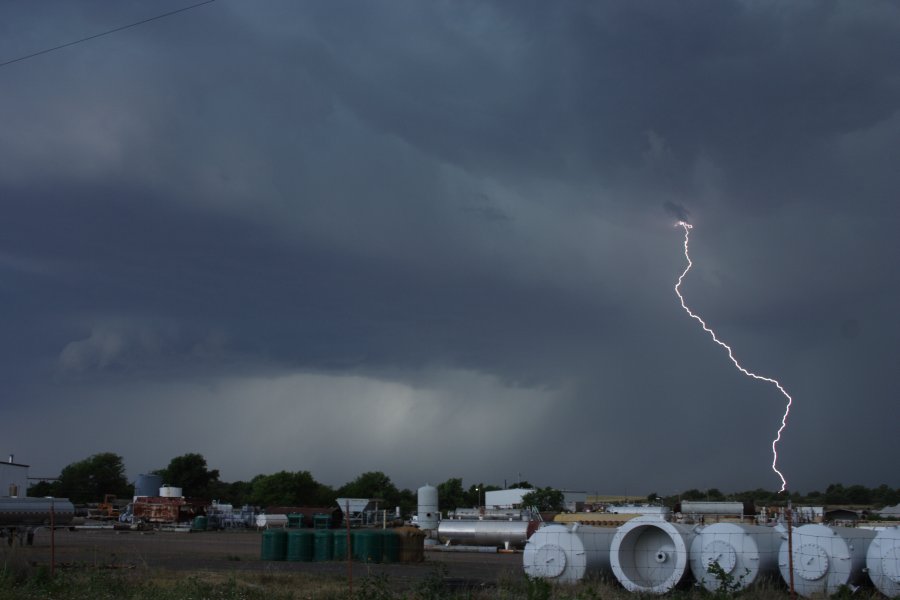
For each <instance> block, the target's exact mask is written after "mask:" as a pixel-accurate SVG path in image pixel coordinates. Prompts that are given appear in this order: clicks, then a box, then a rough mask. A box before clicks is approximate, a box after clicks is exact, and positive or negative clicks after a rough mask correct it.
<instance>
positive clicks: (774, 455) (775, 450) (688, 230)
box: [675, 221, 794, 492]
mask: <svg viewBox="0 0 900 600" xmlns="http://www.w3.org/2000/svg"><path fill="white" fill-rule="evenodd" d="M675 226H676V227H681V228H683V229H684V257H685V258H686V259H687V267H685V269H684V272H683V273H682V274H681V276H680V277H679V278H678V283H676V284H675V293H676V294H678V299H679V300H681V308H683V309H684V310H685V312H687V314H688V315H690V317H691V318H692V319H696V320H697V322H698V323H700V325H701V326H702V327H703V331H705V332H706V333H708V334H709V335H710V337H712V339H713V341H714V342H715V343H717V344H718V345H720V346H722V347H723V348H725V350H726V351H727V352H728V358H730V359H731V362H733V363H734V366H735V367H737V369H738V371H740V372H741V373H743V374H744V375H746V376H747V377H752V378H753V379H759V380H760V381H766V382H768V383H771V384H772V385H774V386H775V387H776V388H778V391H779V392H781V394H782V395H783V396H784V397H785V398H787V405H786V406H785V408H784V415H782V417H781V427H779V428H778V433H777V434H776V435H775V439H774V440H772V470H773V471H775V474H776V475H778V477H779V479H781V491H782V492H783V491H784V490H785V489H786V488H787V480H786V479H785V478H784V475H783V474H782V473H781V471H779V470H778V442H780V441H781V433H782V432H783V431H784V428H785V427H787V419H788V415H789V414H790V412H791V404H793V403H794V400H793V398H791V395H790V394H788V393H787V391H785V389H784V387H782V385H781V384H780V383H779V382H778V381H777V380H775V379H772V378H770V377H763V376H762V375H757V374H756V373H751V372H750V371H748V370H747V369H745V368H744V367H742V366H741V364H740V363H739V362H738V361H737V359H736V358H735V357H734V352H733V351H732V350H731V346H729V345H728V344H726V343H725V342H723V341H722V340H720V339H719V338H718V337H716V334H715V332H714V331H713V330H712V329H710V328H709V327H708V326H707V325H706V323H705V322H704V321H703V319H701V318H700V317H699V316H698V315H696V314H694V312H693V311H691V309H690V308H688V305H687V304H685V302H684V296H682V295H681V290H680V288H681V282H682V281H683V280H684V277H685V275H687V274H688V271H690V270H691V267H692V266H694V263H693V262H691V256H690V254H689V253H688V240H689V238H690V233H691V229H693V225H691V224H690V223H687V222H685V221H679V222H678V223H677V224H676V225H675Z"/></svg>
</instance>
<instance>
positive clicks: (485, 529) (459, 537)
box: [437, 519, 538, 549]
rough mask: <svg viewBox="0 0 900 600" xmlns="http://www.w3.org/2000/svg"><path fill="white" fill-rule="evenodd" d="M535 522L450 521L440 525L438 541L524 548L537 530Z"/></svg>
mask: <svg viewBox="0 0 900 600" xmlns="http://www.w3.org/2000/svg"><path fill="white" fill-rule="evenodd" d="M537 526H538V523H537V522H535V521H467V520H458V519H454V520H449V521H441V522H440V523H439V524H438V530H437V531H438V539H439V540H440V541H441V542H442V543H444V544H448V545H450V544H463V545H469V546H494V547H504V548H507V549H509V548H523V547H524V546H525V542H527V541H528V537H529V536H530V535H531V534H532V533H533V532H534V530H535V529H537Z"/></svg>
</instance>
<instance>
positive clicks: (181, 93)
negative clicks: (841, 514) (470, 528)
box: [0, 0, 900, 493]
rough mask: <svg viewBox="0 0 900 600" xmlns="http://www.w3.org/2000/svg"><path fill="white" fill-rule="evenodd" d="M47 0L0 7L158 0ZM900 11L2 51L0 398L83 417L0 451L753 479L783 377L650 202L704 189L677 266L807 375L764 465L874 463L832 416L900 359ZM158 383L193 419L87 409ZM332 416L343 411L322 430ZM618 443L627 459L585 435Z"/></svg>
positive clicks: (744, 9)
mask: <svg viewBox="0 0 900 600" xmlns="http://www.w3.org/2000/svg"><path fill="white" fill-rule="evenodd" d="M57 5H58V6H57ZM57 5H54V6H57V7H58V9H59V10H60V11H61V12H58V13H56V14H55V16H54V18H48V17H46V15H44V14H43V13H42V14H35V13H34V12H33V11H30V10H26V9H24V8H19V9H13V8H10V7H8V6H6V7H4V8H3V9H0V10H2V11H3V12H2V13H0V27H5V29H4V30H3V31H2V33H3V35H0V58H2V57H7V56H17V55H21V54H24V53H27V52H30V51H34V50H35V49H39V48H40V47H41V46H42V45H43V46H46V45H48V44H50V45H52V44H55V43H58V42H64V41H67V40H70V39H77V38H78V37H83V36H84V35H85V34H89V33H93V32H97V31H102V30H104V29H108V28H110V27H115V26H118V25H121V24H123V23H127V22H130V21H133V20H137V19H141V18H146V17H148V16H151V15H148V14H146V8H145V6H144V4H143V3H140V2H127V3H118V4H117V5H116V7H115V9H114V10H113V9H112V8H110V7H107V6H105V4H104V3H79V4H78V5H77V6H76V5H73V4H72V3H57ZM180 6H182V5H180V4H178V3H174V2H173V3H166V5H165V6H159V7H157V8H158V10H159V11H160V12H162V11H165V10H173V9H176V8H179V7H180ZM896 16H897V7H896V5H895V4H892V3H888V2H871V3H866V4H860V3H854V2H827V3H794V4H791V5H789V6H785V5H776V4H774V3H750V2H737V1H730V2H682V3H678V4H673V3H659V2H642V1H639V2H629V3H616V2H585V3H564V4H546V3H518V4H508V3H493V4H492V3H486V2H477V3H476V2H471V3H466V2H455V3H419V2H406V3H363V2H359V3H355V2H354V3H350V4H346V3H341V4H335V3H331V2H320V3H317V2H310V3H303V4H301V5H298V4H296V3H292V2H274V1H273V2H267V3H265V4H261V5H257V4H247V3H238V2H228V1H226V0H220V1H219V2H216V3H214V4H212V5H209V6H207V7H203V8H202V9H196V10H193V11H190V12H188V13H184V14H183V15H182V16H179V17H173V18H171V19H169V20H161V21H158V22H154V23H153V24H152V25H151V24H148V25H147V26H142V27H140V28H134V29H132V30H128V32H127V33H126V32H122V33H121V34H116V35H115V36H107V37H104V38H101V39H98V40H95V41H93V42H91V43H85V44H80V45H78V46H73V47H71V48H69V49H67V50H65V51H60V52H56V53H52V54H48V55H44V56H42V57H39V58H35V59H32V60H29V61H23V62H21V63H16V64H15V65H10V66H8V67H6V68H2V69H0V85H3V86H4V89H5V90H7V91H6V93H4V94H2V95H0V108H2V109H3V110H4V113H5V114H10V115H15V118H12V119H10V120H9V121H8V122H7V124H6V125H5V126H4V135H3V137H2V138H0V202H2V205H3V208H4V211H3V214H4V219H3V223H2V225H0V232H2V237H0V309H2V314H3V315H4V316H3V317H2V324H3V328H4V336H3V341H2V342H0V357H2V359H3V362H2V366H0V379H2V382H3V385H4V388H5V391H6V392H7V394H8V395H9V397H15V398H17V399H19V400H17V401H16V402H15V403H12V404H9V405H7V406H2V407H0V417H2V418H3V419H4V422H11V423H12V422H16V423H26V422H30V421H33V420H34V419H36V418H37V416H36V415H38V414H42V415H46V414H58V415H64V417H61V418H60V419H59V420H56V419H54V422H53V423H51V424H50V425H49V426H48V430H59V431H62V427H63V426H64V425H65V426H67V427H68V426H69V425H70V424H71V423H78V424H79V425H80V428H81V430H82V431H83V432H84V435H83V436H80V437H79V438H77V439H76V440H75V441H72V442H69V443H67V444H66V447H65V448H62V447H59V446H58V445H54V446H53V447H54V448H55V449H54V450H53V451H50V450H48V449H47V448H48V447H49V446H48V445H46V444H44V445H40V444H39V443H38V442H39V441H40V440H34V439H31V438H26V437H24V436H20V437H16V438H11V439H10V442H9V443H11V444H13V445H14V446H16V447H15V448H10V449H9V451H15V452H16V454H17V455H20V456H25V455H26V454H31V455H32V457H31V458H28V459H27V460H28V461H31V462H32V463H34V464H40V465H42V466H41V468H40V469H39V470H41V471H52V470H53V469H54V468H57V469H58V468H60V467H61V466H63V465H65V464H66V463H68V462H70V461H72V460H76V459H78V458H82V457H83V455H86V454H87V453H89V452H93V451H106V450H113V451H118V452H121V453H122V454H123V455H124V456H125V457H126V462H128V463H129V465H130V468H131V469H134V470H135V472H138V471H141V470H146V469H154V468H159V467H161V466H164V465H165V463H166V461H168V459H170V458H171V456H170V454H171V455H175V454H177V453H178V452H187V451H201V452H206V453H208V454H209V456H208V458H209V459H210V460H211V462H212V464H213V466H215V467H216V468H220V469H221V470H222V472H223V474H224V475H225V476H226V477H229V478H238V477H250V476H252V475H254V474H256V473H258V472H273V471H275V470H278V469H279V468H288V469H300V468H303V469H307V468H309V469H311V470H312V471H313V472H314V474H315V475H316V476H317V477H319V478H321V479H322V480H325V481H329V482H333V483H341V482H342V481H341V480H340V478H341V477H345V478H350V477H353V476H355V474H357V473H358V472H360V471H363V470H367V469H378V470H384V471H385V472H388V473H389V474H390V475H391V476H392V477H394V478H395V479H396V480H398V481H399V482H400V483H401V484H402V485H407V486H416V485H418V484H420V483H421V482H422V481H423V480H430V481H437V480H441V479H442V478H446V477H450V476H465V477H467V478H483V479H484V480H486V481H487V480H492V481H498V482H499V481H501V480H502V479H504V478H507V477H510V476H511V475H512V474H514V473H516V472H523V475H525V476H526V478H527V479H529V480H532V481H536V482H538V483H546V484H552V485H566V486H570V487H581V488H587V489H591V490H595V489H596V490H598V491H604V490H609V489H610V487H612V488H614V489H613V490H610V491H621V490H622V488H625V487H627V488H628V490H629V491H634V490H637V491H641V492H650V491H654V490H656V491H659V492H660V493H665V492H670V491H677V489H678V488H686V487H697V486H710V487H719V488H726V489H728V488H730V489H733V488H742V487H747V488H750V487H757V486H766V487H773V486H774V485H775V479H774V475H773V474H772V473H771V471H769V470H768V464H769V462H770V457H769V456H768V451H769V444H770V442H771V437H772V435H773V434H774V429H775V427H776V426H777V422H778V420H779V418H780V414H781V410H783V405H782V403H781V398H780V397H779V395H778V394H777V393H774V394H773V393H772V390H771V389H767V388H766V387H765V386H760V385H759V382H754V381H748V380H747V379H746V378H745V377H744V376H742V375H741V374H740V373H739V372H737V371H736V370H735V369H734V368H733V366H732V365H731V364H730V362H729V361H728V359H727V357H726V356H725V355H724V354H723V353H722V351H721V349H720V348H718V347H717V346H715V344H712V343H711V342H710V340H709V339H708V337H707V336H706V334H705V333H704V332H703V331H702V330H700V329H699V327H697V324H696V323H695V322H694V321H692V320H691V319H690V318H688V317H687V315H686V314H685V313H684V312H683V311H682V310H681V307H680V306H679V305H678V303H677V298H676V297H675V295H674V291H673V289H672V287H673V285H674V282H675V279H676V277H677V276H678V274H680V273H681V271H682V270H683V268H684V266H685V262H684V255H683V246H682V232H681V229H680V228H678V229H676V228H673V227H672V223H671V219H670V216H671V217H675V218H677V219H681V220H687V217H688V216H690V217H691V222H692V223H693V224H694V229H693V230H692V242H691V244H692V245H691V249H692V257H693V259H694V261H695V267H694V270H693V271H691V273H690V274H689V276H688V277H687V278H686V281H685V283H684V288H683V289H684V292H685V295H686V297H687V300H688V302H689V303H690V304H691V305H692V306H693V307H695V308H696V310H697V311H698V312H699V313H700V314H702V315H704V317H705V318H707V319H708V320H709V322H710V323H711V324H712V325H713V326H714V327H716V328H717V330H719V331H721V333H722V336H723V338H724V339H726V340H728V341H729V342H730V343H733V344H734V345H735V346H736V352H737V355H738V356H739V357H740V358H741V360H744V361H746V362H747V364H748V366H749V367H750V368H751V369H752V370H754V371H758V372H760V373H762V374H765V375H770V376H775V377H779V378H783V379H784V380H785V383H786V386H787V387H788V389H789V390H791V391H792V393H794V394H795V395H796V398H797V401H796V405H795V408H794V411H795V412H794V413H793V415H794V417H793V418H794V420H792V421H791V422H790V424H789V428H788V430H787V432H786V437H785V440H784V442H783V448H784V450H785V452H784V458H783V460H784V465H785V469H786V472H787V473H788V474H789V476H790V477H795V478H794V479H793V481H796V485H797V486H799V487H801V488H804V489H805V488H808V487H823V486H824V485H827V483H829V482H830V481H832V480H842V481H844V482H845V483H855V482H856V481H857V480H858V481H861V482H864V483H868V484H877V483H881V481H882V480H885V479H889V477H890V474H885V473H884V472H883V471H882V470H880V469H879V467H878V465H877V464H875V463H873V462H872V460H871V458H872V457H873V456H878V455H879V453H883V452H891V451H893V452H895V451H896V450H897V442H896V436H893V435H892V434H891V431H890V427H889V426H888V425H884V424H879V423H872V424H869V425H867V426H866V427H868V431H870V432H871V435H867V436H860V438H864V439H857V440H856V442H855V443H854V444H852V445H842V444H832V443H829V442H828V441H827V440H829V439H835V438H838V437H840V433H841V428H842V427H844V426H845V425H846V418H845V416H846V413H847V412H848V411H856V412H857V413H861V414H880V413H884V411H886V410H889V408H890V407H891V406H892V404H891V403H892V401H893V399H892V398H891V397H890V391H889V390H892V389H896V384H897V383H898V382H897V380H896V379H897V375H896V374H895V370H896V369H895V368H894V367H895V365H896V362H897V361H896V359H897V358H898V356H897V350H896V339H897V336H898V334H900V331H898V327H897V324H896V319H895V318H894V315H893V312H894V310H895V309H894V307H895V306H896V303H897V301H898V295H900V292H898V289H897V282H896V278H892V277H891V276H890V273H892V269H893V262H894V260H893V257H895V256H896V255H897V243H896V235H895V233H896V232H895V230H896V226H897V222H898V213H897V205H896V202H895V190H896V189H897V187H898V184H900V175H898V171H897V169H896V168H894V165H893V163H892V161H891V157H893V156H896V155H898V153H900V147H898V144H900V142H898V140H900V136H898V135H897V134H898V133H900V120H898V116H897V115H898V114H900V112H898V111H900V88H898V86H897V82H896V77H895V65H896V64H897V62H898V60H900V47H898V46H897V45H896V43H895V40H896V38H897V33H898V31H897V28H898V27H897V25H896V23H897V22H898V20H897V18H896ZM30 25H33V26H30ZM23 32H29V33H27V34H26V33H23ZM49 40H52V42H51V41H49ZM660 206H662V207H663V210H662V211H661V210H660ZM688 207H690V211H688ZM667 213H668V214H667ZM155 403H160V405H164V406H166V407H170V408H171V409H172V410H173V411H174V410H176V408H178V407H182V408H183V409H184V413H183V414H184V415H186V416H188V417H193V418H195V419H204V420H205V421H206V422H210V423H215V428H211V430H212V431H214V432H213V433H204V432H200V433H198V432H196V431H190V430H189V429H188V428H185V427H181V426H177V427H174V428H173V429H170V430H167V432H166V434H165V435H166V444H165V445H164V447H165V450H161V449H160V448H159V444H156V443H153V444H150V443H141V440H140V439H138V438H140V435H139V434H137V433H135V432H130V433H128V434H120V433H117V432H110V431H109V430H108V428H105V427H104V425H103V424H102V423H98V422H93V421H91V422H88V421H86V420H82V417H80V416H79V415H85V414H87V415H90V414H111V412H115V413H119V412H124V413H127V414H130V415H132V416H133V417H134V418H139V419H143V420H150V421H152V420H153V418H154V411H153V409H152V407H153V406H154V405H155ZM256 409H258V410H259V411H261V412H263V413H264V414H278V415H284V418H278V419H274V423H273V422H272V421H273V420H266V419H265V418H264V414H263V415H259V414H256V413H255V412H254V411H255V410H256ZM34 411H38V412H34ZM266 411H272V412H271V413H267V412H266ZM347 413H352V414H354V415H356V417H358V418H352V419H350V420H349V421H348V420H347V419H346V414H347ZM220 414H222V415H228V417H227V418H225V417H222V418H219V416H218V415H220ZM372 414H378V415H386V417H385V419H383V420H378V421H377V422H375V420H373V419H371V418H370V415H372ZM304 415H306V416H308V417H309V418H310V419H312V420H313V421H314V422H316V423H317V424H318V426H317V427H316V431H307V430H304V432H303V435H300V436H298V435H297V427H298V426H300V425H302V423H304ZM247 423H251V424H252V427H250V428H249V429H248V428H247V426H246V425H247ZM253 427H256V428H264V429H266V431H267V436H266V437H267V440H265V441H260V440H259V439H258V437H259V436H252V435H251V434H250V433H248V432H250V431H252V430H253ZM54 428H55V429H54ZM14 429H18V428H14ZM335 431H341V432H343V433H344V434H346V436H347V437H349V438H354V439H355V440H357V442H358V444H356V445H355V446H354V447H353V448H352V449H348V450H347V451H344V452H341V451H338V450H336V449H334V450H333V451H332V452H328V453H324V454H323V453H319V454H321V455H320V456H319V455H317V456H313V455H315V454H316V453H315V452H313V450H315V449H316V448H321V447H325V446H328V445H329V444H330V443H331V442H332V440H333V436H334V434H335ZM426 432H427V433H426ZM60 435H61V434H60ZM298 437H299V438H302V439H300V440H298ZM223 439H224V440H229V442H230V443H229V444H223V443H222V440H223ZM146 441H147V440H144V442H146ZM461 441H462V442H463V445H464V446H465V450H464V451H460V450H459V444H460V442H461ZM410 444H412V445H415V446H416V447H417V448H418V449H419V450H418V451H417V452H414V453H412V452H410ZM109 446H115V447H112V448H110V447H109ZM238 446H239V447H240V448H239V449H236V447H238ZM244 448H246V451H244ZM298 450H303V451H304V452H299V451H298ZM451 450H452V451H451ZM168 451H170V452H168ZM167 452H168V453H167ZM301 454H303V455H305V456H311V458H308V459H305V460H308V461H309V463H308V464H306V463H305V464H300V465H298V464H296V460H295V459H294V458H293V457H296V456H298V455H301ZM484 456H490V457H491V460H490V461H489V462H488V461H485V460H483V458H481V457H484ZM611 456H612V457H615V462H616V465H617V467H619V471H621V472H617V473H615V474H613V475H610V474H609V470H608V469H606V470H600V469H594V470H591V471H590V472H587V470H586V469H585V467H584V464H585V461H588V462H589V463H590V464H593V461H601V462H602V461H603V460H605V458H607V457H611ZM723 456H726V457H727V458H723ZM411 457H412V458H411ZM413 458H414V459H415V460H413ZM216 461H220V462H216ZM292 461H293V462H292ZM673 461H674V463H677V464H674V463H673ZM363 463H365V464H363ZM662 464H664V465H665V466H664V467H661V466H660V465H662ZM523 465H525V466H527V467H528V469H531V470H533V473H529V472H527V471H526V469H525V467H523ZM823 465H828V466H827V467H826V466H823ZM595 471H596V472H595ZM888 483H893V484H896V482H890V481H888Z"/></svg>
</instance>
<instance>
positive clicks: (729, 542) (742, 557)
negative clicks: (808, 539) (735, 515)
mask: <svg viewBox="0 0 900 600" xmlns="http://www.w3.org/2000/svg"><path fill="white" fill-rule="evenodd" d="M783 533H784V530H783V529H780V528H779V529H775V528H774V527H763V526H759V525H744V524H738V523H715V524H714V525H709V526H708V527H704V528H703V529H701V530H700V531H699V532H698V533H697V536H696V537H694V541H693V542H691V572H692V573H693V575H694V579H696V580H697V581H698V582H699V583H700V584H701V585H702V586H703V587H705V588H706V589H707V590H709V591H710V592H715V591H718V590H719V587H720V585H721V580H720V577H719V576H717V575H716V574H715V573H711V572H710V571H709V566H710V564H713V563H714V564H717V565H718V566H719V568H721V572H722V573H724V574H725V575H726V576H728V577H730V578H731V581H732V582H733V584H734V585H735V586H736V589H735V590H734V591H738V590H742V589H745V588H746V587H748V586H749V585H750V584H752V583H753V582H754V581H756V580H757V579H759V578H760V577H764V576H766V575H772V576H776V577H777V576H778V551H779V549H780V547H781V540H782V534H783Z"/></svg>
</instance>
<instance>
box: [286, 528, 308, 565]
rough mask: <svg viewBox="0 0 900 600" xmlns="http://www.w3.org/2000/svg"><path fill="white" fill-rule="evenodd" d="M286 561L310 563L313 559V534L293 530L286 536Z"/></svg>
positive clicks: (306, 530) (305, 530)
mask: <svg viewBox="0 0 900 600" xmlns="http://www.w3.org/2000/svg"><path fill="white" fill-rule="evenodd" d="M287 559H288V560H291V561H303V562H310V561H311V560H312V559H313V532H312V531H310V530H309V529H295V530H293V531H289V532H288V534H287Z"/></svg>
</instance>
